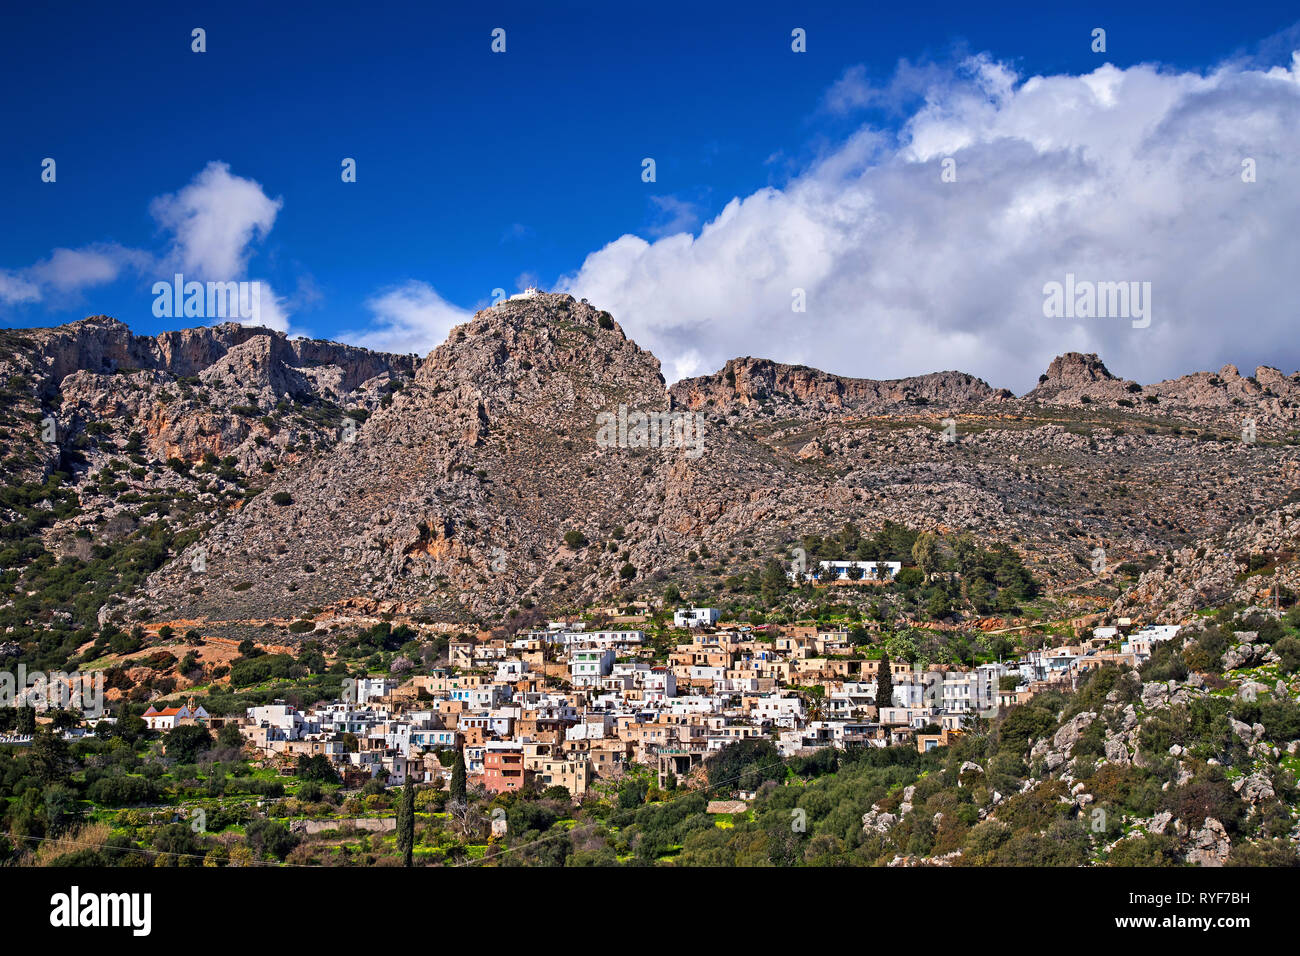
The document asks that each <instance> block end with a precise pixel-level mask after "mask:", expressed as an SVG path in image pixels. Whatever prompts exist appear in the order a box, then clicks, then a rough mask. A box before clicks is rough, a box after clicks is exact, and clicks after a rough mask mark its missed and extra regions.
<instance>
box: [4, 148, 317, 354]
mask: <svg viewBox="0 0 1300 956" xmlns="http://www.w3.org/2000/svg"><path fill="white" fill-rule="evenodd" d="M282 205H283V202H282V201H281V200H279V199H271V198H269V197H268V196H267V195H266V194H265V192H263V190H262V187H261V186H260V185H258V184H257V183H256V182H254V181H253V180H251V179H242V178H240V177H239V176H234V175H232V174H231V172H230V167H229V166H227V165H226V164H225V163H220V162H212V163H209V164H208V165H207V166H206V167H205V168H204V169H203V170H202V171H201V172H200V173H199V174H198V175H197V176H195V177H194V180H193V181H192V182H191V183H190V184H189V185H188V186H186V187H185V188H184V189H181V190H180V191H179V192H176V193H171V194H167V195H164V196H159V197H157V198H156V199H154V200H153V202H152V203H151V204H150V211H151V212H152V213H153V216H154V218H155V219H156V220H157V221H158V223H159V225H160V226H162V227H163V228H164V229H165V230H166V231H167V232H169V233H170V238H169V240H168V247H167V249H166V250H165V251H164V252H163V253H161V254H157V255H155V254H154V253H150V252H147V251H145V250H141V249H130V248H127V247H125V246H121V245H118V244H117V243H97V244H94V245H89V246H85V247H82V248H80V249H62V248H60V249H55V250H54V251H53V252H52V253H50V255H49V257H48V258H46V259H42V260H41V261H39V262H37V263H35V264H33V265H30V266H27V267H25V268H22V269H18V270H16V271H5V270H0V304H3V305H23V304H30V303H37V302H43V303H46V304H47V305H49V306H51V307H62V308H71V307H72V306H73V305H74V304H77V303H79V301H80V300H79V298H78V297H77V294H78V293H80V292H81V291H82V290H84V289H87V288H90V287H92V286H100V285H106V284H109V283H112V282H116V281H117V280H118V279H119V278H121V277H122V275H123V274H124V273H125V272H127V271H128V270H131V271H134V272H135V273H137V274H139V275H143V276H145V277H147V278H148V279H150V280H151V281H150V282H149V283H148V285H150V286H151V285H152V280H158V279H160V280H162V281H166V282H170V281H171V279H172V275H173V273H174V272H177V271H179V272H182V273H184V274H185V277H186V279H187V280H193V281H201V282H204V281H227V280H236V279H243V278H244V276H245V274H246V272H247V266H248V259H249V257H250V255H251V253H252V247H253V243H254V242H255V241H257V240H259V239H262V238H265V237H266V235H267V234H268V233H269V232H270V230H271V227H272V226H273V225H274V224H275V218H276V215H277V214H278V212H279V210H280V207H281V206H282ZM258 284H259V287H260V302H259V304H260V310H259V313H260V314H259V316H258V317H255V318H253V319H251V320H249V321H250V322H251V323H252V324H258V325H265V326H267V327H269V328H272V329H277V330H279V331H282V332H286V333H288V332H290V331H291V329H290V323H289V316H290V313H291V311H292V308H293V307H294V305H295V304H300V305H301V304H306V305H310V304H312V303H313V302H314V301H315V300H316V299H317V298H318V297H319V293H318V292H317V291H316V290H315V287H314V284H313V283H312V282H311V281H310V279H308V280H307V281H306V283H305V284H304V282H303V280H301V279H300V280H299V292H298V295H297V296H295V297H294V298H293V299H286V298H283V297H281V296H278V295H276V294H275V291H274V289H273V288H272V287H271V284H270V283H269V282H267V281H266V280H264V279H262V280H258ZM150 295H152V293H150ZM223 321H224V320H223ZM293 331H294V332H301V331H303V330H301V329H295V330H293Z"/></svg>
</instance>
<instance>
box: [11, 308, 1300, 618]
mask: <svg viewBox="0 0 1300 956" xmlns="http://www.w3.org/2000/svg"><path fill="white" fill-rule="evenodd" d="M0 389H2V390H3V392H4V394H5V396H6V407H5V408H4V409H3V410H0V432H3V434H2V435H0V439H2V440H4V441H5V442H6V445H7V448H6V450H7V456H6V457H5V458H4V461H3V466H4V470H5V477H6V480H7V482H9V483H10V484H11V485H13V486H14V487H19V486H21V487H22V488H23V489H25V490H24V491H23V492H22V494H23V495H24V496H26V497H25V499H24V500H26V501H30V502H33V504H31V505H26V506H24V507H21V508H19V507H18V506H13V507H12V508H10V510H9V513H8V518H9V519H12V520H18V518H20V517H21V519H22V520H23V521H24V522H27V523H29V524H31V525H32V526H33V527H34V528H39V530H37V531H32V532H31V533H32V534H33V535H35V537H33V538H30V539H24V540H27V541H30V542H35V541H37V540H39V542H40V543H41V546H42V547H43V548H44V549H45V550H46V551H48V552H50V553H52V554H55V555H75V554H81V553H83V552H87V551H88V550H89V551H91V552H93V551H94V549H95V548H97V547H99V548H111V547H116V544H117V543H120V542H124V541H126V540H128V539H130V540H139V539H141V537H142V536H148V535H151V534H152V535H155V538H153V539H150V540H155V541H158V540H160V541H162V542H163V544H162V545H160V547H161V548H162V550H161V551H160V552H159V554H158V561H159V563H158V564H157V565H156V566H151V567H149V568H148V569H147V571H148V576H147V580H144V579H141V580H140V581H139V582H138V583H136V579H135V576H134V573H133V574H132V575H131V576H129V577H130V580H131V582H132V583H131V584H130V585H129V586H127V585H122V586H121V587H119V588H117V590H116V592H115V593H114V594H113V595H112V597H111V599H109V600H108V601H107V602H106V603H104V604H103V606H102V608H100V609H98V611H97V614H98V616H99V617H100V618H102V619H104V620H109V619H112V620H127V619H141V620H149V621H154V622H158V621H204V622H209V623H211V624H213V626H216V622H222V621H264V620H278V621H285V620H288V619H291V618H295V617H299V616H301V615H304V614H306V615H310V616H313V617H318V618H319V617H322V616H328V615H329V614H331V613H335V612H338V611H339V610H340V609H343V608H350V609H353V610H354V611H355V610H357V609H369V610H370V611H374V610H376V609H381V608H383V609H387V610H395V611H397V612H399V613H406V614H412V615H419V616H420V617H421V618H422V619H426V620H430V621H434V622H437V621H444V622H448V623H454V624H456V625H457V626H467V625H469V624H470V623H480V624H482V623H489V622H491V621H495V620H500V617H501V615H502V614H504V613H505V612H506V611H509V610H511V609H516V610H517V609H519V608H521V607H522V608H527V607H530V606H532V605H540V606H542V607H544V608H547V609H551V610H554V609H556V608H562V607H565V606H573V605H575V604H579V603H582V602H585V601H589V600H594V599H608V600H611V601H612V600H625V599H626V598H628V597H631V596H635V595H638V594H645V593H653V592H655V591H656V590H658V589H661V588H662V587H663V586H665V584H666V583H667V582H668V581H669V580H672V581H674V582H681V583H683V585H684V590H685V589H691V590H692V591H693V593H695V594H697V595H698V596H699V597H700V598H701V599H709V598H710V595H719V596H720V597H721V596H725V593H726V587H727V585H726V581H727V579H728V577H729V576H730V575H732V574H734V573H736V572H737V571H743V570H744V569H745V568H754V567H761V566H762V563H763V562H764V561H766V560H768V559H769V558H770V557H772V556H774V555H782V556H784V554H785V549H786V548H787V546H789V545H790V544H791V543H793V542H796V541H798V540H799V539H800V538H801V537H802V536H803V535H806V534H809V533H825V532H827V531H831V530H834V529H837V528H839V527H840V526H841V525H842V524H843V523H844V522H845V521H853V522H855V523H857V524H858V525H859V526H862V527H865V528H870V527H874V526H879V525H880V524H881V523H882V522H884V521H885V520H893V521H897V522H901V523H904V524H907V525H909V526H911V527H914V528H918V529H922V530H934V531H940V532H948V531H957V530H970V531H973V532H975V533H976V534H977V535H978V536H979V537H980V538H981V539H982V540H987V541H1001V542H1005V543H1008V544H1010V545H1012V546H1013V547H1014V548H1015V549H1016V550H1017V551H1019V552H1021V553H1022V554H1023V555H1024V557H1025V560H1026V562H1027V563H1028V564H1029V565H1030V566H1031V568H1032V569H1033V570H1034V572H1035V573H1036V574H1037V575H1039V577H1040V579H1041V580H1042V581H1043V583H1044V585H1045V586H1046V587H1047V589H1048V590H1049V592H1053V593H1062V594H1072V593H1078V594H1079V595H1080V596H1081V600H1082V601H1083V605H1082V606H1084V607H1092V608H1093V609H1101V608H1102V607H1105V606H1106V605H1108V604H1109V603H1110V601H1111V600H1113V599H1114V596H1115V588H1114V585H1115V584H1116V583H1117V582H1118V581H1119V579H1118V578H1117V577H1116V575H1117V573H1118V572H1117V569H1118V568H1120V567H1128V568H1131V569H1133V570H1132V571H1131V573H1132V574H1137V573H1141V572H1142V571H1143V570H1146V572H1147V574H1148V575H1155V574H1157V573H1162V572H1161V570H1160V569H1161V568H1163V567H1164V566H1165V565H1166V564H1167V563H1169V559H1168V557H1167V556H1168V555H1175V554H1181V553H1183V552H1184V551H1186V549H1189V548H1190V549H1192V550H1191V551H1190V552H1189V553H1191V554H1193V555H1194V554H1195V553H1196V549H1197V548H1198V547H1203V548H1206V549H1207V553H1208V552H1209V551H1211V550H1213V548H1214V546H1213V545H1212V544H1204V543H1200V544H1198V541H1202V540H1204V541H1210V542H1214V541H1218V540H1219V539H1220V538H1222V536H1224V535H1232V534H1234V533H1236V534H1240V533H1242V529H1245V528H1250V527H1254V526H1255V522H1256V521H1257V520H1260V519H1262V516H1264V515H1268V514H1272V513H1273V512H1275V511H1276V510H1277V509H1279V508H1282V507H1284V505H1285V502H1286V498H1287V495H1288V494H1289V493H1290V492H1291V490H1292V488H1293V485H1294V481H1293V477H1292V476H1294V475H1297V474H1300V461H1297V449H1296V447H1295V446H1294V445H1293V444H1292V443H1291V442H1292V436H1293V432H1292V429H1293V428H1294V426H1295V415H1296V409H1297V408H1298V407H1300V405H1297V399H1300V391H1298V390H1300V380H1298V379H1297V378H1296V377H1295V376H1291V377H1289V378H1288V377H1285V376H1283V375H1282V374H1281V373H1280V372H1276V371H1275V370H1271V369H1260V370H1258V371H1257V373H1256V375H1255V376H1253V377H1252V378H1241V377H1240V376H1239V375H1237V374H1236V373H1235V370H1233V371H1229V370H1228V369H1224V370H1221V371H1220V372H1219V373H1216V374H1213V375H1212V374H1209V373H1197V374H1195V375H1189V376H1185V377H1183V378H1180V379H1176V380H1173V381H1169V382H1160V383H1155V384H1152V385H1139V384H1138V383H1136V382H1128V381H1123V380H1120V379H1117V378H1115V377H1114V376H1113V375H1111V373H1110V372H1109V371H1108V370H1107V369H1106V367H1105V365H1104V364H1103V363H1102V362H1101V361H1100V359H1099V358H1098V357H1097V356H1095V355H1079V354H1077V353H1071V354H1068V355H1064V356H1061V357H1059V358H1057V359H1056V360H1054V361H1053V362H1052V364H1051V366H1050V367H1049V369H1048V370H1047V372H1046V374H1045V375H1044V377H1043V380H1042V381H1041V382H1040V384H1039V385H1038V387H1037V388H1035V389H1034V390H1033V391H1031V392H1030V393H1028V394H1027V395H1025V396H1022V397H1016V396H1014V395H1012V394H1011V393H1010V392H1008V391H1006V390H1005V389H997V388H994V387H992V386H990V385H988V384H986V383H985V382H983V381H981V380H979V379H977V378H974V377H972V376H970V375H966V374H963V373H960V372H938V373H933V374H930V375H922V376H918V377H915V378H908V379H900V380H893V381H872V380H868V379H856V378H845V377H842V376H837V375H831V374H829V373H826V372H821V371H818V370H816V369H810V368H806V367H801V366H791V365H782V364H780V363H776V362H773V361H770V360H767V359H758V358H738V359H734V360H732V361H730V362H728V363H727V364H726V365H725V366H724V368H723V369H721V370H720V371H719V372H718V373H716V374H714V375H708V376H702V377H700V378H695V379H689V380H686V381H683V382H679V383H677V384H675V385H674V386H672V388H666V387H665V382H664V379H663V376H662V374H661V373H660V368H659V362H658V360H657V359H655V357H654V356H653V355H651V354H650V353H648V352H646V351H644V350H643V349H641V348H639V347H638V346H637V345H636V344H635V343H634V342H632V341H630V340H629V339H628V338H627V337H626V336H625V335H624V333H623V331H622V329H621V328H620V327H619V325H618V323H617V322H616V321H614V318H613V317H612V316H610V315H609V314H608V313H606V312H602V311H600V310H598V309H597V308H595V307H593V306H589V305H587V304H586V303H580V302H577V301H575V300H574V299H573V298H572V297H570V296H567V295H560V294H540V295H537V296H535V297H532V298H525V299H516V300H511V301H509V302H507V303H503V304H501V305H499V306H496V307H494V308H491V309H486V310H484V311H482V312H479V313H478V314H476V315H475V316H474V318H473V319H472V320H471V321H470V322H467V323H465V324H464V325H461V326H458V327H457V328H456V329H454V330H453V331H452V333H451V334H450V336H449V337H448V339H447V341H446V342H444V343H443V344H442V345H441V346H439V347H438V348H437V349H435V350H434V351H433V352H432V353H431V354H430V355H428V356H427V357H425V358H424V359H423V360H419V359H417V358H415V357H413V356H396V355H384V354H379V353H375V352H369V351H367V350H364V349H359V348H355V347H352V346H346V345H338V344H335V343H329V342H318V341H307V340H302V339H288V338H286V337H285V336H283V335H281V334H279V333H275V332H271V331H269V330H266V329H256V328H246V327H242V326H238V325H233V324H227V325H220V326H213V327H207V328H198V329H189V330H184V331H179V332H170V333H165V334H163V335H160V336H156V337H144V336H135V335H133V334H131V333H130V331H129V330H128V329H127V328H126V327H125V326H124V325H122V324H121V323H120V322H116V321H114V320H112V319H106V318H104V317H102V316H101V317H92V318H90V319H87V320H85V321H83V322H77V323H72V324H70V325H67V326H61V327H59V328H56V329H35V330H11V331H6V332H3V333H0ZM620 408H622V409H623V410H624V414H625V415H626V413H627V411H628V410H631V411H632V412H633V413H634V414H635V413H636V412H656V413H658V412H670V411H671V412H673V413H677V414H679V415H681V414H690V415H693V416H696V418H694V419H692V423H694V422H695V421H696V420H698V422H699V426H700V429H701V430H700V432H699V435H700V436H701V437H702V443H701V444H700V445H699V447H698V448H697V449H696V454H691V453H690V450H689V449H687V448H683V447H629V446H633V445H635V444H636V443H635V442H630V441H623V440H621V439H620V440H618V441H615V442H612V443H611V442H609V441H604V442H602V441H599V440H598V436H599V434H600V424H599V423H600V419H599V418H598V416H601V415H602V414H604V413H608V414H610V415H612V416H617V415H618V413H619V410H620ZM1247 416H1249V417H1252V418H1254V419H1255V422H1256V427H1257V432H1256V433H1255V434H1254V436H1253V437H1254V440H1253V441H1244V440H1243V434H1242V425H1241V420H1242V418H1243V417H1247ZM51 423H52V424H53V433H52V434H51V433H50V425H51ZM648 444H652V443H648ZM701 452H702V453H701ZM56 472H58V473H62V474H65V475H66V476H67V480H66V483H65V484H64V486H63V491H61V492H60V493H64V492H71V493H75V497H76V504H75V508H72V509H71V510H69V508H70V505H68V506H67V507H64V506H60V507H58V508H56V509H55V510H54V511H49V510H47V511H46V512H45V513H44V516H43V517H42V515H41V514H39V513H38V512H39V507H38V506H39V503H40V501H41V496H42V495H46V496H49V495H50V494H51V492H48V491H43V490H42V487H44V486H42V485H41V482H45V481H47V478H48V476H50V475H52V474H54V473H56ZM65 511H67V513H66V514H65V513H64V512H65ZM55 512H57V513H55ZM159 524H161V525H163V527H162V528H161V530H159V528H158V526H159ZM131 535H134V536H135V538H130V536H131ZM158 536H161V537H158ZM1283 537H1285V535H1283ZM1283 543H1284V542H1282V541H1281V540H1279V541H1278V542H1270V543H1269V544H1270V547H1273V548H1274V550H1277V551H1279V553H1280V552H1281V551H1282V550H1283V549H1282V544H1283ZM29 546H30V545H29V544H23V545H22V547H24V548H27V547H29ZM1261 546H1262V544H1261ZM1242 547H1246V544H1243V545H1242ZM1098 548H1100V549H1102V550H1103V551H1104V552H1105V555H1106V559H1105V561H1104V562H1103V565H1102V570H1100V571H1099V570H1097V567H1096V564H1095V561H1094V555H1095V553H1096V549H1098ZM692 555H694V556H695V557H692ZM1175 560H1177V559H1175ZM1234 573H1235V572H1234ZM1156 580H1157V579H1156V577H1154V576H1152V577H1150V578H1144V579H1143V582H1144V583H1143V585H1142V588H1145V589H1146V590H1140V591H1139V592H1135V593H1142V594H1149V595H1150V596H1152V599H1156V597H1155V596H1156V595H1159V598H1158V599H1159V600H1161V601H1166V602H1171V606H1174V605H1175V604H1176V601H1177V600H1184V598H1185V600H1184V604H1186V606H1192V605H1194V604H1195V601H1196V598H1195V596H1194V594H1195V591H1196V588H1195V586H1191V585H1187V586H1184V585H1183V584H1181V583H1178V584H1170V586H1169V587H1170V588H1171V589H1172V590H1173V591H1177V592H1178V593H1179V594H1181V595H1183V596H1184V598H1177V599H1176V598H1174V597H1171V596H1170V594H1168V593H1166V590H1164V589H1163V587H1164V586H1163V585H1158V584H1157V583H1156ZM1108 589H1109V590H1108ZM1187 594H1192V595H1193V596H1192V597H1187V596H1186V595H1187ZM1177 606H1179V607H1181V606H1183V605H1177Z"/></svg>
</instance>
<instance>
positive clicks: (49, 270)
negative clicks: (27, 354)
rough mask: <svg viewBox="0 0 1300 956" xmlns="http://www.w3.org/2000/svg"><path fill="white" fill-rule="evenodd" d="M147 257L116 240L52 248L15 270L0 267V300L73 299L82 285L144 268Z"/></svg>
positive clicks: (104, 281)
mask: <svg viewBox="0 0 1300 956" xmlns="http://www.w3.org/2000/svg"><path fill="white" fill-rule="evenodd" d="M150 261H151V260H150V257H149V255H148V254H147V253H143V252H140V251H139V250H136V249H127V248H126V247H124V246H120V245H117V244H116V243H99V244H96V245H91V246H85V247H83V248H81V249H62V248H60V249H55V250H54V251H53V252H51V253H50V255H49V257H48V258H46V259H42V260H41V261H39V262H37V263H34V264H33V265H30V266H27V267H26V268H23V269H19V270H18V271H16V272H9V271H4V270H0V302H2V303H4V304H6V305H20V304H25V303H33V302H44V301H48V300H54V301H56V302H62V303H66V302H68V301H69V300H73V301H75V300H76V296H77V294H78V293H79V292H81V291H82V290H83V289H87V288H90V287H92V286H98V285H106V284H108V283H110V282H116V281H117V279H118V278H119V277H120V276H121V275H122V273H123V272H125V271H126V270H127V269H134V270H136V271H141V270H144V269H146V268H148V265H149V263H150Z"/></svg>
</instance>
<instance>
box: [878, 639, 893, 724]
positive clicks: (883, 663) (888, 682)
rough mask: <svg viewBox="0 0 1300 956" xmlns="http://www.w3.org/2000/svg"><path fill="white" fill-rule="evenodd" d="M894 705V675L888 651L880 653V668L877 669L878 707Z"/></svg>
mask: <svg viewBox="0 0 1300 956" xmlns="http://www.w3.org/2000/svg"><path fill="white" fill-rule="evenodd" d="M893 706H894V675H893V674H892V673H891V672H890V670H889V652H888V651H886V652H884V653H883V654H881V655H880V670H878V671H876V707H877V708H880V707H893ZM877 717H879V714H877Z"/></svg>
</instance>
